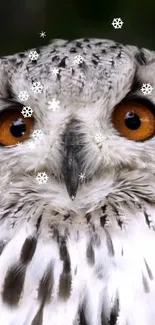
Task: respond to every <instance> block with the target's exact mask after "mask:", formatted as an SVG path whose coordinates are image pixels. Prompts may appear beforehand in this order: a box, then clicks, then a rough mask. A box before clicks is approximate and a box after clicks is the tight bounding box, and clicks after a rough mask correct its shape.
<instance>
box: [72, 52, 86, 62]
mask: <svg viewBox="0 0 155 325" xmlns="http://www.w3.org/2000/svg"><path fill="white" fill-rule="evenodd" d="M83 61H84V58H83V57H82V56H81V55H80V54H78V55H76V56H75V58H74V62H73V63H74V64H81V63H83Z"/></svg>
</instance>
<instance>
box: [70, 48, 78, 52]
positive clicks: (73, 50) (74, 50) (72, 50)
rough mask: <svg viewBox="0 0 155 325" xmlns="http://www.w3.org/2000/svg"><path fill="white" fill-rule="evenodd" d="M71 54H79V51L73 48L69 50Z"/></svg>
mask: <svg viewBox="0 0 155 325" xmlns="http://www.w3.org/2000/svg"><path fill="white" fill-rule="evenodd" d="M69 52H70V53H77V50H76V48H75V47H71V49H70V50H69Z"/></svg>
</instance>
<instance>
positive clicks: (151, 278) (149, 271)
mask: <svg viewBox="0 0 155 325" xmlns="http://www.w3.org/2000/svg"><path fill="white" fill-rule="evenodd" d="M144 262H145V266H146V270H147V273H148V276H149V278H150V280H153V279H154V277H153V274H152V271H151V269H150V267H149V266H148V263H147V262H146V260H145V258H144Z"/></svg>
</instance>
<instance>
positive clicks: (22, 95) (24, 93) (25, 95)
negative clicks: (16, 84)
mask: <svg viewBox="0 0 155 325" xmlns="http://www.w3.org/2000/svg"><path fill="white" fill-rule="evenodd" d="M18 98H19V99H20V100H21V101H22V102H25V101H26V100H28V98H29V94H28V92H27V91H26V90H23V91H20V93H19V95H18Z"/></svg>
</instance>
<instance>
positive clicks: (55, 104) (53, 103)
mask: <svg viewBox="0 0 155 325" xmlns="http://www.w3.org/2000/svg"><path fill="white" fill-rule="evenodd" d="M48 104H49V106H48V109H52V110H53V112H55V111H56V110H57V109H58V108H60V101H59V100H56V99H55V98H53V99H52V101H51V102H48Z"/></svg>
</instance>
